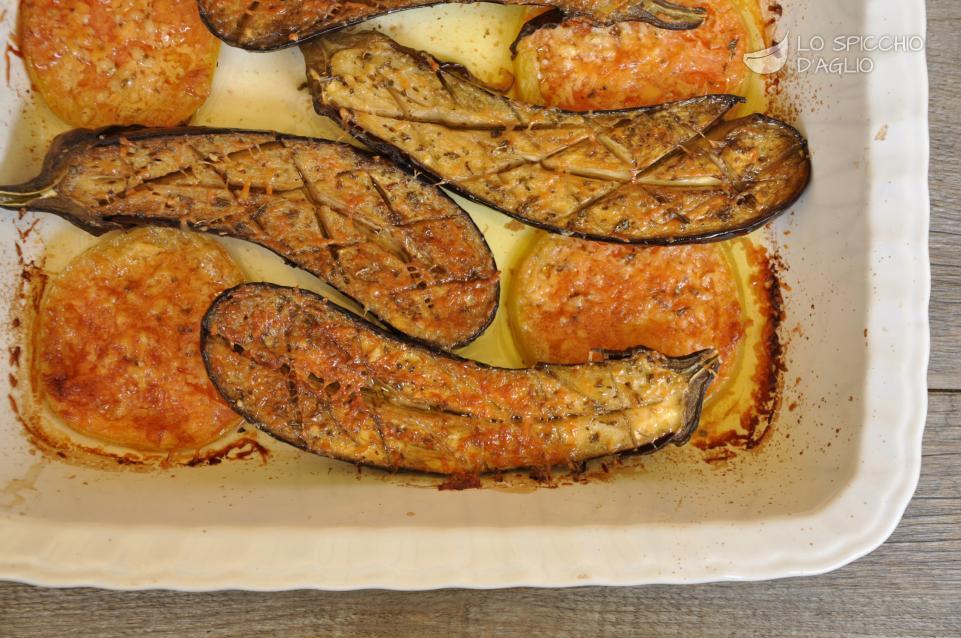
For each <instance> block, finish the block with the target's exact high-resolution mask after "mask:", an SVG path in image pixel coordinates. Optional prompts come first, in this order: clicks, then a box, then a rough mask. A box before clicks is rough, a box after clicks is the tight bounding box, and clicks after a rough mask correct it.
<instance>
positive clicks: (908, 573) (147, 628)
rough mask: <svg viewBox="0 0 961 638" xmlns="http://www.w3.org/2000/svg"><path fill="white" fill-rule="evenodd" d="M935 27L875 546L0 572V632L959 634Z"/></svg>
mask: <svg viewBox="0 0 961 638" xmlns="http://www.w3.org/2000/svg"><path fill="white" fill-rule="evenodd" d="M928 24H929V35H928V61H929V65H930V78H931V142H932V146H931V213H932V232H931V262H932V267H933V286H934V290H933V299H932V304H931V321H932V338H933V347H932V358H931V368H930V373H929V385H930V388H931V389H930V393H929V394H930V416H929V417H928V424H927V430H926V432H925V437H924V438H925V446H924V466H923V470H922V475H921V484H920V486H919V488H918V491H917V495H916V496H915V497H914V501H913V502H912V503H911V506H910V507H909V508H908V511H907V514H906V516H905V517H904V520H903V521H902V522H901V525H900V527H898V529H897V531H896V532H895V533H894V535H893V536H892V537H891V539H890V540H889V541H888V542H887V543H886V544H885V545H883V546H882V547H881V548H880V549H878V550H877V551H875V552H874V553H873V554H871V555H869V556H867V557H866V558H863V559H861V560H859V561H857V562H856V563H854V564H852V565H849V566H848V567H845V568H843V569H840V570H838V571H836V572H834V573H832V574H829V575H826V576H820V577H816V578H806V579H793V580H783V581H775V582H769V583H745V584H718V585H704V586H686V587H639V588H623V589H618V588H582V589H569V590H560V591H553V590H536V589H520V590H506V591H486V592H485V591H462V590H448V591H437V592H426V593H394V592H383V591H366V592H353V593H325V592H314V591H294V592H287V593H279V594H256V593H244V592H223V593H211V594H182V593H173V592H137V593H117V592H106V591H100V590H94V589H72V590H49V589H40V588H34V587H28V586H24V585H17V584H0V636H18V637H24V638H25V637H27V636H67V635H71V636H72V635H78V636H79V635H83V636H128V635H137V636H139V635H144V634H149V635H152V636H189V635H203V636H247V635H250V636H279V635H283V636H301V635H304V636H306V635H331V636H341V635H343V636H366V635H372V636H373V635H397V636H400V635H416V636H455V635H463V634H466V633H470V634H471V635H492V636H494V635H496V636H508V635H515V634H524V635H526V636H531V637H533V636H558V635H572V634H573V635H602V636H640V635H665V636H696V635H706V636H716V635H739V636H748V635H773V636H836V635H857V636H961V418H959V416H958V414H959V412H961V366H959V365H958V361H959V360H961V143H959V140H961V125H959V123H958V119H957V118H958V116H959V111H961V45H959V34H961V2H958V0H928ZM0 542H2V541H0Z"/></svg>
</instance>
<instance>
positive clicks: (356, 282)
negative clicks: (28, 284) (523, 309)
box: [0, 128, 500, 348]
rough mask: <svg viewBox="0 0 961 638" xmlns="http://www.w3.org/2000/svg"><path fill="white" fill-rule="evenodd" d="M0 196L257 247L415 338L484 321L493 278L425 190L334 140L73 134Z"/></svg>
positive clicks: (451, 210)
mask: <svg viewBox="0 0 961 638" xmlns="http://www.w3.org/2000/svg"><path fill="white" fill-rule="evenodd" d="M0 206H2V207H5V208H11V209H20V208H27V209H31V210H37V211H45V212H52V213H56V214H59V215H61V216H62V217H65V218H67V219H69V220H70V221H72V222H73V223H75V224H77V225H78V226H80V227H81V228H84V229H85V230H87V231H89V232H92V233H94V234H101V233H104V232H107V231H109V230H114V229H118V228H123V227H129V226H137V225H145V224H160V225H174V226H181V227H185V228H190V229H194V230H199V231H206V232H210V233H214V234H218V235H226V236H230V237H236V238H240V239H245V240H248V241H251V242H254V243H257V244H260V245H262V246H264V247H266V248H268V249H270V250H272V251H274V252H275V253H277V254H279V255H280V256H281V257H283V258H284V259H285V260H286V261H287V262H289V263H290V264H291V265H293V266H296V267H298V268H301V269H303V270H306V271H307V272H310V273H312V274H314V275H316V276H317V277H319V278H321V279H323V280H324V281H326V282H328V283H329V284H330V285H331V286H333V287H334V288H336V289H337V290H339V291H340V292H342V293H344V294H345V295H347V296H348V297H350V298H352V299H354V300H355V301H357V303H358V304H360V305H361V306H362V307H363V309H364V311H365V312H367V313H370V314H371V315H373V316H375V317H376V318H378V319H380V320H381V321H383V322H384V323H386V324H387V325H389V326H391V327H393V328H394V329H396V330H398V331H400V332H403V333H405V334H407V335H409V336H411V337H413V338H415V339H418V340H421V341H423V342H425V343H428V344H431V345H434V346H437V347H440V348H454V347H457V346H460V345H463V344H465V343H467V342H469V341H471V340H473V339H474V338H475V337H477V336H478V335H480V333H481V332H483V331H484V329H485V328H486V327H487V326H488V325H489V324H490V322H491V320H492V319H493V317H494V313H495V312H496V310H497V303H498V296H499V290H500V286H499V277H498V272H497V268H496V265H495V263H494V258H493V255H492V254H491V252H490V248H489V247H488V246H487V243H486V242H485V240H484V237H483V235H481V233H480V231H479V230H478V229H477V227H476V226H475V225H474V223H473V221H472V220H471V219H470V217H469V216H468V215H467V214H466V213H465V212H464V211H463V210H461V209H460V208H459V207H458V206H457V205H456V204H454V202H453V201H451V200H450V199H449V198H448V197H447V196H446V195H444V194H443V193H442V192H441V191H440V190H439V189H437V188H435V187H434V186H431V185H429V184H426V183H424V182H422V181H420V180H417V179H415V178H413V177H410V176H409V175H407V174H406V173H404V172H402V171H400V170H398V169H397V168H395V167H394V166H393V165H391V164H390V163H388V162H386V161H384V160H382V159H380V158H377V157H374V156H371V155H369V154H367V153H365V152H362V151H359V150H357V149H355V148H353V147H351V146H348V145H345V144H338V143H335V142H330V141H327V140H319V139H311V138H303V137H294V136H288V135H281V134H278V133H263V132H251V131H229V130H217V129H202V128H182V129H140V130H127V131H123V132H104V133H102V134H96V133H93V132H91V131H82V130H81V131H74V132H71V133H67V134H64V135H63V136H60V137H59V138H57V140H56V141H55V142H54V144H53V146H52V148H51V149H50V151H49V153H48V154H47V157H46V160H45V162H44V169H43V172H42V174H41V175H40V176H39V177H37V178H36V179H34V180H32V181H31V182H28V183H26V184H21V185H19V186H0Z"/></svg>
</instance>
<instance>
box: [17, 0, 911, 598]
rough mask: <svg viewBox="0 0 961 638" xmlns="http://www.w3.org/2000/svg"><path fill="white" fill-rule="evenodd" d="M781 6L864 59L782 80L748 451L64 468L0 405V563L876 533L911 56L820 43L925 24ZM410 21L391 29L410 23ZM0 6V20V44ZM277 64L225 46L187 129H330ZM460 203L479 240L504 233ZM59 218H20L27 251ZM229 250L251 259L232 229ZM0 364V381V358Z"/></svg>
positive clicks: (826, 566) (361, 583)
mask: <svg viewBox="0 0 961 638" xmlns="http://www.w3.org/2000/svg"><path fill="white" fill-rule="evenodd" d="M784 4H785V16H784V18H783V21H782V23H781V24H782V29H783V32H785V33H786V34H787V38H788V41H789V42H791V43H792V44H793V45H795V46H792V47H791V48H792V51H791V53H790V59H789V62H788V63H789V64H794V63H795V62H794V60H795V59H796V57H797V56H802V55H803V56H808V57H815V56H818V55H820V56H827V57H828V58H832V57H848V58H849V59H850V60H852V61H853V60H855V59H856V58H858V57H868V58H870V59H871V61H872V67H873V70H871V72H870V73H867V72H862V73H857V74H848V75H842V76H838V75H831V74H829V73H826V72H823V71H821V72H814V71H812V70H811V69H809V70H808V72H806V73H803V74H800V75H798V76H797V77H795V78H794V80H793V81H791V82H789V83H788V91H789V92H790V93H791V94H792V95H793V98H792V100H791V101H792V103H794V104H796V105H797V106H798V107H799V108H798V116H797V120H798V122H799V125H800V127H801V128H802V129H803V130H804V131H805V133H806V134H807V135H808V136H809V139H810V144H811V148H812V150H813V158H814V169H815V175H814V180H813V184H812V186H811V189H810V191H809V192H808V193H807V195H806V196H805V197H804V198H803V200H802V201H801V202H800V203H799V204H798V205H797V206H796V207H795V209H794V212H792V213H791V214H789V215H787V216H785V217H783V218H782V219H780V220H779V221H778V222H777V223H776V225H775V228H774V233H773V236H774V238H775V241H777V242H778V243H779V244H780V254H781V256H782V257H783V260H784V262H785V264H786V265H787V269H786V271H785V272H784V275H783V276H784V279H785V282H786V284H787V285H788V286H789V291H787V292H786V310H787V322H786V326H785V328H786V330H785V336H786V337H787V340H788V342H789V343H788V350H787V353H788V356H787V371H786V374H785V379H786V381H787V383H786V388H785V398H784V405H785V406H790V405H794V404H796V405H794V409H790V410H789V409H784V410H782V413H781V415H780V417H779V419H778V422H777V423H776V426H775V430H774V433H773V436H772V437H771V440H770V441H768V443H767V444H766V445H764V446H762V447H761V448H760V449H758V450H756V451H755V453H753V454H744V455H741V456H739V457H738V458H737V460H735V461H733V462H731V463H729V464H726V465H723V466H714V465H708V464H706V463H703V462H697V463H694V462H692V459H691V457H690V456H689V455H686V453H685V452H684V451H683V450H671V451H668V452H666V453H663V454H659V455H655V456H652V457H649V458H647V459H645V461H644V462H643V464H642V466H641V468H640V469H639V470H636V471H634V472H631V473H626V474H624V475H623V476H618V477H617V478H616V479H615V480H610V481H598V482H591V483H589V484H587V485H573V486H566V487H561V488H559V489H538V490H534V491H524V492H518V491H508V490H480V491H478V490H474V491H466V492H441V491H437V490H435V489H427V488H424V487H415V486H404V485H400V484H399V483H398V481H396V480H385V479H383V478H381V477H378V476H375V475H373V474H372V473H367V472H365V473H363V474H361V476H360V477H358V476H357V475H356V471H355V470H354V468H352V467H349V466H345V465H343V464H339V463H335V462H331V461H327V460H325V459H321V458H316V457H312V456H309V455H306V454H301V453H299V452H296V451H293V450H288V449H285V448H283V446H279V445H278V446H275V447H274V449H275V452H274V457H273V458H272V460H271V461H270V462H269V463H267V464H261V463H260V462H257V461H247V462H228V463H223V464H221V465H218V466H215V467H202V468H183V469H176V470H169V471H161V472H148V473H138V472H130V471H103V470H93V469H84V468H82V467H77V466H74V465H69V464H66V463H60V462H54V461H48V460H45V459H44V458H42V457H41V455H39V454H37V453H35V452H34V451H33V450H32V449H31V446H30V444H29V443H28V442H27V440H26V438H25V436H24V434H23V432H22V430H21V426H20V424H19V423H18V422H17V420H16V419H15V418H14V415H13V414H12V412H10V411H7V410H5V411H3V412H2V413H0V578H5V579H14V580H20V581H25V582H31V583H40V584H46V585H96V586H103V587H115V588H131V589H133V588H150V587H170V588H178V589H190V590H201V589H219V588H246V589H263V590H269V589H287V588H295V587H320V588H328V589H348V588H362V587H388V588H398V589H424V588H434V587H444V586H467V587H503V586H512V585H534V586H566V585H587V584H640V583H693V582H701V581H712V580H725V579H766V578H776V577H783V576H795V575H803V574H814V573H819V572H824V571H827V570H830V569H834V568H836V567H838V566H840V565H843V564H845V563H847V562H849V561H851V560H853V559H855V558H857V557H859V556H861V555H863V554H865V553H867V552H869V551H871V550H872V549H873V548H875V547H876V546H878V545H879V544H880V543H882V542H883V541H884V540H885V539H886V538H887V536H888V535H889V534H890V533H891V531H892V530H893V529H894V527H895V526H896V525H897V523H898V520H899V519H900V517H901V514H902V512H903V511H904V508H905V507H906V505H907V503H908V501H909V499H910V497H911V494H912V493H913V491H914V488H915V485H916V482H917V478H918V474H919V469H920V461H921V435H922V429H923V427H924V420H925V406H926V393H925V390H926V386H925V372H926V365H927V356H928V323H927V307H928V296H929V279H930V278H929V264H928V252H927V236H928V217H929V209H928V193H927V164H928V130H927V119H926V114H927V76H926V68H925V57H924V53H923V52H918V51H915V52H910V51H888V52H880V51H875V52H870V53H860V52H857V51H855V52H852V53H850V54H847V55H846V54H844V53H835V52H832V51H831V50H830V49H831V48H832V39H833V38H834V37H835V36H859V35H861V36H868V35H873V36H880V35H886V34H887V35H906V36H923V35H924V31H925V16H924V3H923V0H870V1H868V0H850V1H847V2H843V3H841V2H836V1H835V0H793V1H792V2H790V3H789V2H787V1H785V2H784ZM447 10H448V11H455V10H467V9H465V8H464V7H452V8H449V9H447ZM471 10H472V11H477V12H478V14H477V15H478V16H479V15H480V14H481V13H483V12H484V11H487V10H488V9H485V8H476V9H471ZM443 11H444V10H441V13H443ZM408 15H409V16H411V17H404V16H403V15H402V14H399V15H398V16H396V17H394V18H392V20H394V21H395V22H396V23H397V24H400V25H401V26H404V25H408V26H410V25H415V26H416V24H417V20H418V18H417V17H416V15H415V14H413V13H412V14H408ZM423 15H425V16H428V18H427V19H426V20H424V21H423V22H422V23H420V27H417V28H421V29H425V28H426V29H431V28H433V29H436V27H434V26H431V25H434V24H440V23H436V22H435V18H436V17H437V15H438V14H436V13H427V14H423ZM479 19H480V18H478V20H479ZM14 21H15V16H14V15H13V13H12V12H9V13H8V14H7V15H6V17H5V22H4V24H3V26H2V27H0V39H4V40H5V39H6V38H7V37H8V33H9V31H10V30H11V29H12V25H13V24H14ZM478 24H480V23H478ZM425 25H426V26H425ZM405 28H406V27H405ZM411 28H413V27H411ZM815 36H820V37H821V38H823V41H824V42H825V43H826V44H825V51H823V52H820V53H818V52H814V51H803V50H798V47H797V46H796V44H797V43H798V42H800V43H801V44H802V45H804V47H803V48H812V47H811V46H810V45H812V44H813V45H816V44H817V42H818V41H817V40H816V39H814V40H812V38H814V37H815ZM493 37H500V36H499V35H497V34H495V35H494V36H493ZM798 38H800V40H798ZM468 44H469V39H467V38H465V39H464V42H463V45H464V46H468ZM10 64H11V69H10V74H11V79H10V88H9V89H4V90H2V91H0V120H2V124H0V183H11V182H16V181H19V180H21V179H23V178H26V177H29V176H31V175H32V174H33V173H34V172H35V171H36V170H37V167H38V163H39V161H40V159H41V157H42V153H43V150H44V149H45V146H46V143H47V142H48V140H49V139H50V137H51V136H52V135H53V134H54V133H55V132H57V126H56V125H54V124H51V121H52V120H50V118H49V116H47V115H44V111H43V109H42V108H38V107H36V106H35V105H33V104H32V100H33V98H32V97H31V95H30V92H29V91H28V90H27V88H26V87H27V86H28V83H27V82H26V79H25V77H24V75H23V72H22V68H21V67H20V65H19V64H18V63H17V61H16V60H15V59H12V60H11V63H10ZM300 65H301V62H300V59H299V54H298V53H296V52H293V51H287V52H281V53H274V54H268V55H261V56H252V55H250V54H244V53H240V52H237V51H230V50H225V51H224V52H223V55H222V60H221V69H220V72H219V75H218V80H217V87H216V93H215V95H214V96H213V97H212V99H211V100H210V102H209V103H208V104H207V105H206V106H205V108H204V110H203V112H202V113H201V115H200V117H199V120H200V121H201V122H203V123H211V124H218V125H225V126H245V127H252V128H275V129H280V130H286V131H291V132H296V133H306V134H319V133H323V132H325V131H327V132H329V131H330V130H331V129H329V128H325V127H324V125H323V124H322V123H321V122H320V120H319V119H317V118H316V117H314V116H313V115H312V113H311V112H310V110H309V106H308V102H307V98H306V96H305V95H304V94H303V92H298V90H297V86H298V85H299V84H300V82H301V75H300V74H301V73H302V71H301V67H300ZM850 68H851V66H850V63H849V69H850ZM866 70H867V68H866V66H865V64H863V63H862V65H861V71H866ZM475 212H476V211H475ZM478 215H479V218H480V219H481V225H482V228H485V229H486V230H488V231H489V232H491V233H493V232H495V231H496V229H497V227H500V226H499V224H502V222H497V223H495V222H494V221H492V220H496V218H495V217H491V216H490V214H487V215H488V216H487V217H484V215H485V214H484V213H478ZM14 217H15V216H14V215H10V214H8V215H6V216H5V217H4V218H3V219H2V220H0V245H2V246H3V250H2V251H0V253H2V254H0V280H2V282H3V287H2V289H3V290H5V291H10V290H12V288H13V286H14V280H15V278H16V277H17V276H18V273H19V268H18V267H17V261H16V255H15V253H14V243H15V241H17V230H18V228H24V227H26V226H27V225H29V224H30V223H32V222H33V221H34V218H33V217H32V216H31V215H27V216H26V217H25V218H24V219H22V220H20V221H14ZM65 229H66V224H65V223H64V222H61V221H60V220H58V219H54V218H52V217H42V218H41V219H40V221H39V225H38V226H37V228H36V230H35V231H34V233H33V234H32V235H31V238H30V239H29V240H28V242H27V250H28V253H29V252H30V251H39V250H41V249H42V244H43V243H44V242H47V241H54V240H55V239H56V238H58V237H63V236H64V233H66V232H67V231H66V230H65ZM68 236H69V237H73V238H75V239H73V240H72V241H74V242H75V243H76V242H80V243H82V241H83V240H82V239H76V237H77V235H68ZM67 244H69V242H67ZM67 244H64V243H63V242H62V241H61V243H60V244H58V245H60V246H61V248H63V246H65V245H67ZM77 248H79V244H78V245H75V246H73V247H72V249H74V250H75V249H77ZM231 248H232V249H233V250H235V251H238V252H240V253H242V252H243V251H245V250H248V248H246V247H245V246H242V245H240V243H239V242H234V243H232V244H231ZM63 249H64V250H66V248H63ZM251 250H252V249H251ZM28 256H29V255H28ZM292 276H293V275H291V277H292ZM5 294H7V300H6V301H7V302H8V303H12V299H10V298H9V297H10V293H5ZM2 325H3V326H4V327H3V328H0V333H2V334H0V338H2V339H3V340H5V343H3V345H4V346H9V345H11V344H10V343H9V341H10V339H11V338H12V336H11V334H9V331H8V329H7V328H6V326H7V322H6V321H4V322H3V324H2ZM2 359H3V362H2V363H0V394H3V395H6V394H7V393H8V391H10V388H9V387H8V384H7V378H8V374H7V373H8V372H10V370H8V362H7V361H6V357H2ZM4 405H5V406H6V402H4Z"/></svg>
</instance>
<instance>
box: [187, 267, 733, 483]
mask: <svg viewBox="0 0 961 638" xmlns="http://www.w3.org/2000/svg"><path fill="white" fill-rule="evenodd" d="M201 350H202V352H203V357H204V361H205V363H206V365H207V372H208V374H209V375H210V378H211V380H212V381H213V383H214V385H215V386H216V387H217V388H218V390H219V391H220V393H221V394H222V396H223V397H224V399H225V400H226V401H227V402H228V403H229V404H230V405H232V406H233V407H234V409H235V410H237V412H238V413H240V414H241V415H242V416H243V417H244V418H246V419H247V420H248V421H250V422H251V423H253V424H255V425H256V426H257V427H259V428H261V429H262V430H264V431H265V432H267V433H269V434H271V435H272V436H274V437H276V438H278V439H280V440H282V441H285V442H287V443H290V444H293V445H295V446H298V447H300V448H303V449H305V450H307V451H309V452H313V453H315V454H320V455H323V456H329V457H333V458H337V459H341V460H345V461H350V462H354V463H362V464H368V465H374V466H378V467H383V468H390V469H409V470H418V471H424V472H432V473H438V474H477V473H483V472H489V471H500V470H509V469H513V468H519V467H538V468H548V467H550V466H553V465H559V464H568V463H579V462H582V461H585V460H588V459H591V458H596V457H600V456H606V455H610V454H616V453H620V452H628V451H635V452H645V451H653V450H655V449H658V448H660V447H663V446H664V445H667V444H668V443H676V444H683V443H685V442H686V441H687V440H688V439H689V438H690V436H691V434H692V433H693V431H694V429H695V428H696V427H697V423H698V419H699V417H700V411H701V405H702V402H703V398H704V393H705V390H706V388H707V386H708V384H709V383H710V382H711V380H712V379H713V378H714V375H715V373H716V371H717V365H718V364H717V354H716V353H715V352H714V351H713V350H706V351H703V352H698V353H695V354H692V355H689V356H686V357H679V358H670V357H666V356H664V355H661V354H659V353H657V352H654V351H651V350H646V349H638V350H634V351H631V352H627V353H620V354H618V355H610V356H609V357H608V359H606V360H604V361H600V362H596V363H589V364H583V365H575V366H564V365H542V366H538V367H534V368H527V369H517V370H513V369H503V368H492V367H488V366H485V365H483V364H480V363H477V362H474V361H469V360H466V359H462V358H460V357H457V356H455V355H452V354H448V353H445V352H437V351H432V350H430V349H428V348H424V347H422V346H419V345H416V344H412V343H410V342H406V341H403V340H401V339H399V338H396V337H393V336H390V335H388V334H387V333H385V332H383V331H380V330H379V329H378V328H376V327H375V326H372V325H370V324H368V323H366V322H363V321H361V320H359V319H358V318H357V317H356V316H355V315H352V314H351V313H348V312H346V311H344V310H343V309H341V308H338V307H337V306H335V305H333V304H330V303H328V302H326V301H325V300H324V299H323V298H322V297H319V296H317V295H315V294H313V293H311V292H308V291H305V290H298V289H294V288H283V287H280V286H276V285H273V284H266V283H261V284H245V285H241V286H238V287H236V288H233V289H231V290H229V291H226V292H224V293H223V294H222V295H220V296H219V297H218V298H217V299H216V300H215V301H214V303H213V304H212V305H211V307H210V310H209V311H208V312H207V316H206V317H205V318H204V321H203V326H202V329H201Z"/></svg>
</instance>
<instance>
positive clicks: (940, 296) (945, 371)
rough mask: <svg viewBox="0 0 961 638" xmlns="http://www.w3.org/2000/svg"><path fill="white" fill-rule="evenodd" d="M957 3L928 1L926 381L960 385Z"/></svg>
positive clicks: (960, 19)
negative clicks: (928, 303)
mask: <svg viewBox="0 0 961 638" xmlns="http://www.w3.org/2000/svg"><path fill="white" fill-rule="evenodd" d="M958 33H961V3H959V2H957V1H956V0H929V1H928V42H927V53H928V75H929V77H930V83H931V107H930V109H929V116H930V120H931V178H930V184H931V271H932V273H931V280H932V298H931V337H932V348H931V366H930V368H929V370H928V384H929V385H930V387H931V388H935V389H942V390H948V389H951V390H959V389H961V365H959V362H961V214H959V210H961V152H959V148H961V145H959V140H961V118H959V117H958V107H959V105H961V68H959V65H961V38H958Z"/></svg>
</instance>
